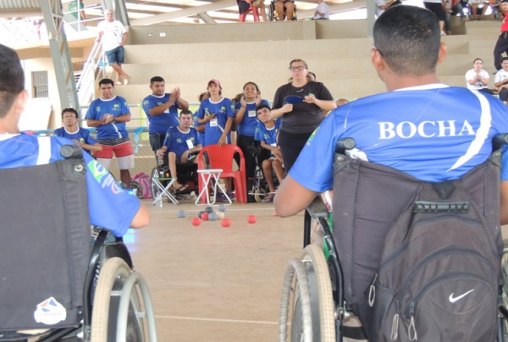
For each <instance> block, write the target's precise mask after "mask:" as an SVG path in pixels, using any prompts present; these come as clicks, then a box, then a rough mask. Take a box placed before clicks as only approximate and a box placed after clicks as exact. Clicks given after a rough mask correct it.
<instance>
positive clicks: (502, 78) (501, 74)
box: [494, 69, 508, 83]
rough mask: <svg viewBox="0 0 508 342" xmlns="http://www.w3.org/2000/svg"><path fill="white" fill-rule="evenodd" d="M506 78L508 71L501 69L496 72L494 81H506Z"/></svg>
mask: <svg viewBox="0 0 508 342" xmlns="http://www.w3.org/2000/svg"><path fill="white" fill-rule="evenodd" d="M507 79H508V71H504V70H503V69H501V70H499V71H498V72H496V77H495V78H494V83H497V82H501V81H506V80H507Z"/></svg>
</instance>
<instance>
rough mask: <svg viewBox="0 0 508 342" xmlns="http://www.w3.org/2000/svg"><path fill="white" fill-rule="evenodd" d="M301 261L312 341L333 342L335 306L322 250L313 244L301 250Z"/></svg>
mask: <svg viewBox="0 0 508 342" xmlns="http://www.w3.org/2000/svg"><path fill="white" fill-rule="evenodd" d="M301 260H302V263H303V265H304V267H305V271H306V273H307V281H308V283H309V288H310V295H311V308H312V318H313V319H312V324H313V329H312V331H313V332H314V338H315V339H314V340H315V341H322V342H334V341H335V313H334V311H335V304H334V301H333V292H332V282H331V277H330V272H329V271H328V264H327V262H326V260H325V257H324V253H323V250H322V249H321V248H320V247H319V246H317V245H315V244H310V245H308V246H307V247H305V249H304V250H303V254H302V258H301ZM314 318H319V319H314Z"/></svg>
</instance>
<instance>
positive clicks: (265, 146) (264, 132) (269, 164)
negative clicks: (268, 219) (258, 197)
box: [254, 104, 284, 203]
mask: <svg viewBox="0 0 508 342" xmlns="http://www.w3.org/2000/svg"><path fill="white" fill-rule="evenodd" d="M256 114H257V118H258V124H257V127H256V132H255V135H254V139H255V140H256V141H259V143H260V145H261V148H262V151H267V152H268V154H269V156H268V157H267V158H265V159H263V160H260V161H259V162H260V163H261V167H262V169H263V175H264V177H265V181H266V183H267V184H268V189H269V190H270V193H269V194H268V195H267V196H266V197H265V198H264V199H263V203H271V202H273V198H274V197H275V184H274V183H273V172H272V170H273V171H274V172H275V175H276V176H277V179H278V180H279V184H280V183H282V179H284V167H283V166H282V153H281V152H280V148H279V147H278V146H277V134H278V132H279V126H280V120H276V121H275V120H273V119H272V118H271V113H270V106H268V105H267V104H260V105H259V106H257V107H256ZM260 154H261V155H264V153H260Z"/></svg>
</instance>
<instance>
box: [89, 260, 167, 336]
mask: <svg viewBox="0 0 508 342" xmlns="http://www.w3.org/2000/svg"><path fill="white" fill-rule="evenodd" d="M91 341H92V342H96V341H97V342H101V341H117V342H119V341H122V342H123V341H132V342H137V341H139V342H141V341H157V333H156V329H155V317H154V314H153V307H152V302H151V299H150V295H149V293H148V286H147V285H146V282H145V281H144V279H143V278H142V277H141V275H140V274H139V273H137V272H133V271H131V269H130V268H129V266H128V265H127V264H126V263H125V261H123V260H122V259H121V258H117V257H115V258H110V259H108V260H106V262H105V263H104V265H103V266H102V267H101V271H100V274H99V280H98V282H97V286H96V290H95V297H94V304H93V310H92V334H91Z"/></svg>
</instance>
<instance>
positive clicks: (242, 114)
mask: <svg viewBox="0 0 508 342" xmlns="http://www.w3.org/2000/svg"><path fill="white" fill-rule="evenodd" d="M261 104H264V105H266V106H269V103H268V100H265V99H262V98H261V91H260V90H259V87H258V85H257V84H256V83H254V82H247V83H245V84H244V85H243V93H242V95H241V97H240V101H238V102H236V103H235V122H236V124H237V126H238V141H237V144H238V146H239V147H240V148H241V149H242V152H243V156H244V158H245V169H246V172H245V173H246V177H247V179H246V180H245V181H246V183H245V184H247V189H250V188H251V184H250V183H249V182H250V181H251V180H252V179H254V172H255V171H256V161H255V156H254V153H255V151H256V149H257V146H256V144H255V141H254V134H255V133H256V127H257V125H258V120H257V115H256V107H258V106H259V105H261Z"/></svg>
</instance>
